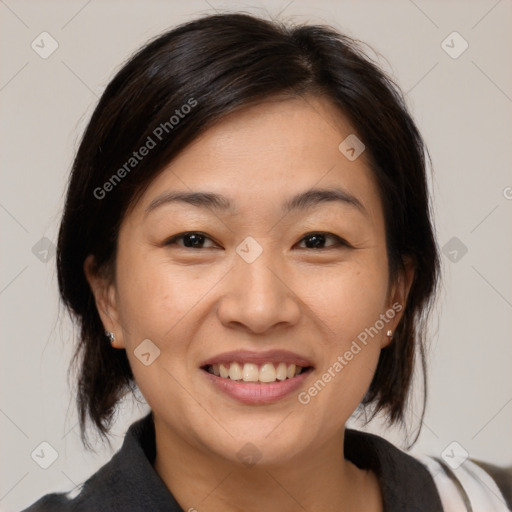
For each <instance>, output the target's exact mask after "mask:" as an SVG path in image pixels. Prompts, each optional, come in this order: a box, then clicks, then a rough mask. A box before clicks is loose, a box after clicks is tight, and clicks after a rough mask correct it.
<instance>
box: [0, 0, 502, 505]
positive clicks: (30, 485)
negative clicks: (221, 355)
mask: <svg viewBox="0 0 512 512" xmlns="http://www.w3.org/2000/svg"><path fill="white" fill-rule="evenodd" d="M215 9H217V10H220V11H222V10H224V9H229V10H246V11H248V12H252V13H255V14H261V15H265V14H266V13H268V14H270V15H272V16H277V15H278V14H279V13H280V12H281V11H282V14H281V18H284V19H291V20H295V21H299V22H301V21H303V22H307V21H316V22H319V23H330V24H332V25H334V26H335V27H337V28H338V29H340V30H341V31H343V32H345V33H347V34H348V35H351V36H354V37H356V38H359V39H361V40H363V41H365V42H367V43H369V44H370V45H371V46H372V47H373V48H374V49H376V50H377V51H378V52H379V53H380V54H382V55H383V56H384V57H385V58H383V59H381V60H380V62H381V65H382V66H383V67H384V68H385V69H386V70H388V71H390V72H392V73H393V75H394V76H395V77H396V80H397V81H398V83H399V85H400V86H401V87H402V88H403V90H404V91H406V92H407V98H408V103H409V106H410V108H411V110H412V112H413V115H414V117H415V119H416V120H417V123H418V125H419V127H420V130H421V131H422V133H423V135H424V137H425V139H426V142H427V145H428V147H429V150H430V152H431V155H432V158H433V167H434V175H433V179H432V192H433V194H434V196H435V211H436V219H437V220H436V223H437V231H438V238H439V244H440V246H441V247H443V246H445V244H446V243H447V242H448V241H449V240H450V239H451V238H452V237H457V238H458V239H459V240H460V241H461V242H462V243H463V244H464V245H465V246H466V247H467V249H468V251H467V254H465V255H463V256H462V257H461V254H462V253H461V252H459V253H458V258H459V260H458V261H456V262H452V261H450V259H449V258H448V257H447V256H446V255H443V256H442V259H443V268H444V272H445V279H444V283H443V286H442V289H441V294H440V300H439V303H438V306H437V310H436V315H435V321H434V322H433V324H432V333H431V340H432V341H431V349H430V370H429V378H430V387H429V392H430V398H429V402H428V409H427V414H426V417H425V421H424V425H423V430H422V433H421V436H420V439H419V441H418V443H417V444H416V446H415V448H414V450H415V452H419V453H430V454H433V455H437V456H440V455H441V453H442V452H443V450H444V449H445V448H446V447H447V446H448V445H449V444H450V443H451V442H452V441H454V440H456V441H457V442H458V443H460V445H461V446H463V447H464V449H465V450H467V451H468V452H469V454H470V456H471V457H475V458H481V459H484V460H487V461H489V462H494V463H497V464H511V463H512V439H511V432H512V381H511V377H510V375H511V371H510V369H511V364H510V363H511V359H512V357H511V356H512V344H511V339H512V336H511V335H512V325H511V316H512V315H511V313H512V287H511V283H512V276H511V270H512V269H511V267H512V266H511V261H512V260H511V255H512V236H511V235H512V229H511V224H512V222H511V209H512V200H511V198H512V188H510V187H512V175H511V172H510V169H511V168H512V153H511V142H512V117H511V113H512V99H511V98H512V67H511V65H510V64H511V61H510V49H511V48H512V35H511V34H512V31H511V28H512V23H511V22H512V3H511V1H510V0H501V1H495V0H492V1H471V2H466V1H457V2H453V1H452V2H438V1H436V2H434V1H430V2H428V1H425V0H423V1H422V0H414V2H413V1H408V0H402V1H393V2H391V1H388V2H376V1H359V2H356V1H326V0H322V1H321V0H316V1H315V2H310V1H307V0H295V1H291V2H290V1H289V0H282V1H281V0H274V1H270V0H269V1H257V0H253V1H252V2H247V3H245V2H222V1H218V0H210V1H209V2H205V1H203V0H194V1H189V2H187V3H186V5H185V2H174V1H149V2H143V1H130V2H128V1H125V2H121V1H101V2H100V1H99V0H93V1H89V2H88V1H86V0H84V1H67V2H64V1H46V2H36V1H32V2H27V1H15V0H0V20H1V21H0V27H1V29H0V30H1V32H0V33H1V39H2V41H1V46H0V52H1V62H2V67H1V74H0V101H1V109H2V116H1V124H0V129H1V141H2V151H1V157H0V158H1V169H2V174H1V189H0V190H1V192H0V229H1V236H2V251H1V257H2V260H1V273H0V304H1V314H2V319H1V324H0V325H1V327H0V328H1V343H2V357H1V373H0V375H1V390H2V394H1V402H0V428H1V432H2V436H1V443H2V446H1V450H2V456H1V474H0V508H1V510H19V509H20V508H22V507H24V506H26V505H28V504H30V503H32V502H33V501H34V500H35V499H36V498H38V497H39V496H41V495H42V494H45V493H48V492H51V491H64V490H66V491H67V490H71V489H72V488H73V487H74V486H75V485H76V484H78V483H80V482H82V481H83V480H84V479H85V478H86V477H87V476H89V475H90V474H92V473H93V472H94V471H95V469H97V468H98V467H99V466H100V465H102V464H103V463H104V462H106V461H107V460H108V459H110V457H111V455H112V452H111V451H109V450H101V447H99V448H100V453H99V454H97V455H94V454H90V453H86V452H84V450H83V448H82V446H81V444H80V441H79V435H78V428H77V420H76V413H75V408H74V403H73V399H72V395H71V394H70V391H69V389H68V385H67V379H66V371H67V366H68V361H69V358H70V354H71V349H72V343H73V338H72V337H73V334H72V329H71V326H70V323H69V321H68V320H67V318H66V316H65V315H64V314H63V312H62V310H61V309H62V308H59V303H58V296H57V285H56V275H55V269H54V265H55V257H52V253H51V251H50V252H49V253H48V254H47V255H46V257H47V258H49V260H48V262H46V263H45V262H43V261H41V260H40V258H43V259H44V257H45V253H44V252H42V251H41V250H40V249H39V250H34V251H33V247H34V245H35V244H37V243H38V241H39V240H40V239H41V238H42V237H47V238H48V239H49V240H51V241H53V242H55V241H56V234H57V229H58V222H59V217H60V214H61V211H62V205H63V194H64V190H65V184H66V179H67V176H68V172H69V168H70V164H71V162H72V158H73V154H74V151H75V150H76V148H77V145H78V140H79V137H80V136H81V134H82V131H83V129H84V127H85V123H86V121H87V119H88V117H89V116H90V114H91V112H92V109H93V107H94V105H95V103H96V101H97V98H98V97H99V96H100V94H101V93H102V91H103V89H104V88H105V86H106V84H107V83H108V81H109V80H110V79H111V78H112V76H113V74H114V72H115V70H116V69H118V68H119V66H120V65H121V63H122V62H123V61H124V60H125V59H126V58H127V57H128V56H129V55H130V54H131V53H132V52H133V51H134V50H135V49H137V48H138V47H139V46H140V45H141V44H142V43H144V42H145V41H146V40H147V39H149V38H150V37H153V36H155V35H157V34H159V33H161V32H162V31H164V30H166V29H168V28H170V27H172V26H174V25H176V24H178V23H181V22H184V21H186V20H189V19H191V18H193V17H196V16H198V15H200V14H205V13H211V12H214V10H215ZM43 31H47V32H49V33H50V34H51V36H52V37H53V38H54V39H55V40H56V41H57V42H58V44H59V47H58V49H57V50H56V51H55V53H53V54H52V55H51V56H50V57H49V58H47V59H42V58H41V57H40V56H39V55H38V54H37V53H36V52H35V51H34V50H33V49H32V48H31V43H32V41H33V40H34V39H36V38H37V37H38V36H39V34H40V33H41V32H43ZM453 31H457V32H459V33H460V34H461V36H462V37H463V38H464V39H465V40H466V41H467V42H468V43H469V48H468V49H467V51H465V52H464V53H463V54H462V55H461V56H460V57H458V58H457V59H453V58H452V57H450V56H449V55H448V54H447V53H446V52H445V51H444V49H443V48H442V46H441V43H442V41H443V40H445V38H446V37H447V36H448V35H449V34H451V33H452V32H453ZM448 44H450V45H451V46H454V47H455V50H456V49H457V48H461V47H460V46H458V45H459V44H460V41H456V42H454V43H451V42H450V39H449V40H448ZM507 187H509V188H507ZM34 252H36V253H37V254H38V256H39V257H37V256H36V254H34ZM452 257H453V254H452ZM145 412H146V409H145V408H144V406H137V407H132V406H131V405H130V403H127V404H126V405H125V406H124V407H123V411H122V414H121V415H120V418H119V421H118V422H117V424H116V426H115V435H114V437H113V448H114V449H117V448H118V447H119V445H120V443H121V441H122V437H123V435H124V432H125V430H126V428H127V426H128V425H129V423H131V421H133V420H134V419H135V418H137V417H139V416H141V415H142V414H144V413H145ZM415 414H417V412H416V413H415V412H414V411H412V412H411V417H412V421H411V427H410V432H412V433H414V425H415V420H417V418H415ZM371 429H373V431H376V432H378V433H380V434H381V435H383V436H385V437H387V438H389V439H392V440H394V441H395V442H396V443H398V444H399V445H400V444H403V435H402V434H401V433H400V432H397V431H387V430H385V429H384V427H382V426H380V425H379V424H378V423H376V424H375V425H373V426H372V427H371ZM371 429H370V430H371ZM43 441H46V442H48V443H50V444H51V445H52V446H53V447H54V448H55V450H56V451H57V452H58V458H57V460H56V461H55V462H54V463H53V464H52V465H51V466H50V467H49V468H48V469H46V470H45V469H42V468H41V467H39V466H38V465H37V464H36V463H35V462H34V460H33V459H32V458H31V453H32V452H33V450H34V449H35V448H36V447H38V446H39V444H40V443H41V442H43ZM38 453H39V452H38ZM47 453H48V452H47Z"/></svg>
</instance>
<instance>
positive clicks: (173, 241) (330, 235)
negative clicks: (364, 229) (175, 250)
mask: <svg viewBox="0 0 512 512" xmlns="http://www.w3.org/2000/svg"><path fill="white" fill-rule="evenodd" d="M187 235H200V236H202V237H204V238H205V239H208V240H210V241H212V242H213V240H212V239H211V238H210V237H209V236H208V235H207V234H206V233H203V232H201V231H186V232H184V233H179V234H177V235H173V236H172V237H171V238H169V239H168V240H167V241H166V242H164V245H165V246H170V245H178V244H177V243H176V241H177V240H181V239H183V238H184V237H185V236H187ZM314 235H322V236H325V237H326V238H333V239H334V240H336V242H337V243H336V244H334V245H330V246H327V247H323V248H320V249H314V248H311V247H309V248H308V247H301V249H309V250H313V251H319V250H324V251H325V250H326V249H333V248H336V247H339V246H344V247H352V246H351V245H350V244H349V243H348V242H347V241H346V240H344V239H343V238H341V237H339V236H337V235H335V234H333V233H329V232H326V231H311V232H309V233H306V234H305V235H304V236H303V237H302V238H301V239H300V241H299V243H300V242H302V241H304V240H305V239H306V238H308V237H313V236H314ZM214 243H215V242H214ZM180 247H181V248H182V249H192V250H197V249H198V248H194V247H185V246H180ZM199 249H203V248H202V247H200V248H199ZM206 249H211V247H206Z"/></svg>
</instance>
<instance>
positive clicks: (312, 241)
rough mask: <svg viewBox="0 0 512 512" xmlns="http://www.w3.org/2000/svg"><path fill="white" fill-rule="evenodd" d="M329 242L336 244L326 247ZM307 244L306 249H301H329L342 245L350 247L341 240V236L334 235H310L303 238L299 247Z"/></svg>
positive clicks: (320, 233)
mask: <svg viewBox="0 0 512 512" xmlns="http://www.w3.org/2000/svg"><path fill="white" fill-rule="evenodd" d="M328 240H331V241H332V240H334V243H330V244H328V245H327V246H326V242H327V241H328ZM303 242H304V243H305V247H301V249H329V248H331V247H336V246H340V245H345V246H348V244H347V243H346V242H345V241H344V240H343V239H341V238H340V237H339V236H336V235H333V234H332V233H322V232H319V233H309V234H307V235H306V236H304V237H303V238H302V240H301V241H300V242H299V245H300V244H302V243H303Z"/></svg>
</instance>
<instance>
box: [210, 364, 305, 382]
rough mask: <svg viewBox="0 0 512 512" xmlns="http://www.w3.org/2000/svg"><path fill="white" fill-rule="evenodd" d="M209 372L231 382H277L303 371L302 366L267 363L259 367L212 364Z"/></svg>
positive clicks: (255, 365) (254, 365) (253, 365)
mask: <svg viewBox="0 0 512 512" xmlns="http://www.w3.org/2000/svg"><path fill="white" fill-rule="evenodd" d="M208 371H209V372H210V373H213V374H214V375H217V377H218V376H220V377H223V378H225V379H227V378H229V379H231V380H243V381H244V382H258V381H259V382H275V381H276V380H285V379H286V378H288V379H291V378H292V377H295V375H298V374H299V373H300V372H301V371H302V366H296V365H295V364H288V365H287V364H286V363H279V364H278V365H277V368H276V366H275V365H274V363H265V364H263V365H261V367H258V365H257V364H254V363H245V364H243V365H242V364H240V363H236V362H233V363H230V364H212V365H210V366H209V367H208Z"/></svg>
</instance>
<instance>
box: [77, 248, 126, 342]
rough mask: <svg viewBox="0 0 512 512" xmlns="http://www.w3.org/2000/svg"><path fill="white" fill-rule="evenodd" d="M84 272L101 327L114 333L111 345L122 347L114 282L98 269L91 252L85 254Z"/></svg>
mask: <svg viewBox="0 0 512 512" xmlns="http://www.w3.org/2000/svg"><path fill="white" fill-rule="evenodd" d="M84 273H85V277H86V279H87V282H88V283H89V287H90V288H91V291H92V293H93V295H94V300H95V302H96V309H97V310H98V314H99V316H100V318H101V322H102V323H103V327H104V328H105V330H106V331H110V332H113V333H114V335H115V341H114V342H113V343H112V346H113V347H115V348H124V345H123V337H122V330H121V326H120V323H119V314H118V309H117V296H116V289H115V286H114V283H112V282H111V279H108V278H107V277H106V276H105V275H102V274H101V272H100V271H98V269H97V268H96V265H95V261H94V256H93V255H92V254H91V255H89V256H87V258H86V259H85V261H84Z"/></svg>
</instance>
